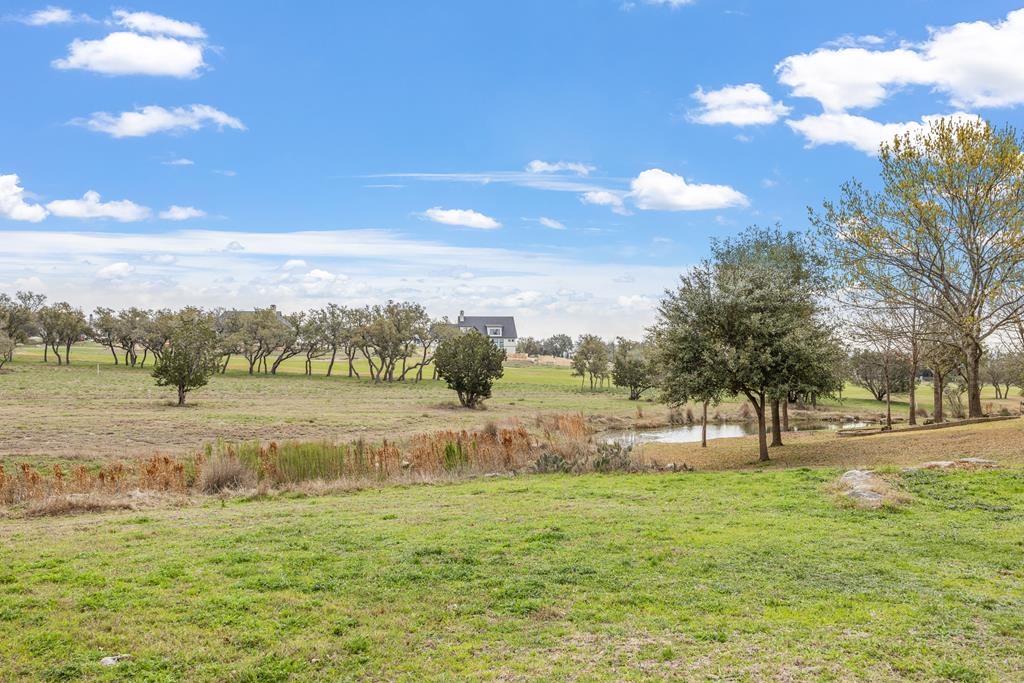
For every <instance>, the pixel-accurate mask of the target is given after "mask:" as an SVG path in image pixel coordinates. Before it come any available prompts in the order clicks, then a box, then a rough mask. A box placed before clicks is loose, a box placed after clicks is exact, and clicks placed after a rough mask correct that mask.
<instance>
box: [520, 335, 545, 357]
mask: <svg viewBox="0 0 1024 683" xmlns="http://www.w3.org/2000/svg"><path fill="white" fill-rule="evenodd" d="M516 352H517V353H523V354H526V355H527V356H540V355H543V354H544V345H543V344H542V343H541V342H540V341H538V340H536V339H534V338H533V337H521V338H520V339H519V341H517V342H516Z"/></svg>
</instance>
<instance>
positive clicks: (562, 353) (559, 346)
mask: <svg viewBox="0 0 1024 683" xmlns="http://www.w3.org/2000/svg"><path fill="white" fill-rule="evenodd" d="M572 349H573V345H572V337H570V336H569V335H567V334H554V335H551V336H550V337H548V338H547V339H545V340H544V341H543V342H542V343H541V350H542V352H543V354H544V355H545V356H555V357H557V358H568V357H569V354H571V353H572Z"/></svg>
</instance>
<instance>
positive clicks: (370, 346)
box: [0, 292, 458, 382]
mask: <svg viewBox="0 0 1024 683" xmlns="http://www.w3.org/2000/svg"><path fill="white" fill-rule="evenodd" d="M199 313H202V315H203V318H204V321H205V322H206V323H208V324H209V326H210V328H211V329H212V331H213V333H214V335H215V339H216V347H217V348H216V350H217V358H218V359H219V362H218V370H219V371H220V372H225V371H226V370H227V367H228V363H229V362H230V361H231V359H232V358H234V357H240V358H243V359H244V360H245V361H246V364H247V366H248V371H249V373H250V374H255V373H269V374H276V373H277V371H278V369H279V368H280V366H281V364H282V363H284V362H285V361H286V360H289V359H291V358H296V357H299V358H302V359H303V360H304V361H305V372H306V374H312V373H313V365H314V361H317V360H323V361H326V370H325V372H326V374H327V375H328V376H330V375H332V374H333V373H334V371H335V367H336V365H337V364H342V363H343V364H345V365H346V366H347V368H346V369H347V373H348V375H349V376H350V377H351V376H355V377H358V376H359V370H358V369H357V366H356V364H355V360H356V359H357V358H362V359H365V360H366V362H367V364H368V365H369V372H370V376H371V378H372V379H373V381H374V382H392V381H404V380H407V379H410V380H420V379H423V373H424V370H425V368H427V367H429V366H430V365H431V363H432V361H433V355H434V352H435V350H436V349H437V346H438V345H439V344H440V343H441V342H442V341H444V340H445V339H447V338H450V337H453V336H455V335H456V334H458V328H457V327H456V326H455V325H453V324H451V323H450V322H449V321H448V320H447V319H446V318H441V319H432V318H431V317H430V316H429V315H427V313H426V311H425V309H424V308H423V306H421V305H419V304H416V303H409V302H395V301H389V302H387V303H386V304H379V305H373V306H364V307H360V308H352V307H347V306H339V305H337V304H328V305H326V306H324V307H323V308H316V309H312V310H309V311H299V312H296V313H282V312H280V311H278V310H277V309H276V307H274V306H270V307H267V308H257V309H255V310H252V311H238V310H223V309H216V310H212V311H205V312H203V311H200V310H199V309H196V308H185V309H182V310H180V311H172V310H169V309H161V310H155V311H154V310H143V309H139V308H126V309H123V310H120V311H115V310H113V309H110V308H104V307H100V308H97V309H96V310H95V311H93V312H92V314H91V315H88V316H86V314H85V313H84V312H83V311H82V310H81V309H79V308H75V307H74V306H72V305H70V304H68V303H67V302H57V303H53V304H47V303H46V297H45V296H43V295H41V294H35V293H33V292H18V293H17V294H16V295H15V296H14V297H11V296H9V295H6V294H0V366H2V364H3V363H4V362H6V361H9V360H10V359H11V358H12V357H13V352H14V348H15V347H16V346H17V345H19V344H25V343H28V342H29V341H30V340H33V339H38V340H40V341H41V342H42V344H43V349H44V351H43V354H44V356H43V359H44V361H48V360H49V358H50V356H51V355H52V356H53V357H54V358H55V359H56V360H57V363H58V364H60V365H63V364H70V363H71V354H72V350H73V348H74V347H75V345H76V344H78V343H80V342H83V341H86V340H92V341H94V342H96V343H97V344H100V345H102V346H104V347H106V348H107V349H109V351H110V354H111V357H112V358H113V361H114V364H115V365H119V364H124V365H128V366H132V367H136V366H138V367H145V366H146V363H147V362H152V363H156V362H158V361H159V360H160V358H161V356H162V354H163V353H164V350H165V349H166V348H167V346H168V344H169V342H170V340H171V338H172V336H173V334H174V332H175V330H176V329H177V328H178V327H179V326H180V325H181V323H182V320H183V319H194V318H195V317H196V316H197V315H198V314H199Z"/></svg>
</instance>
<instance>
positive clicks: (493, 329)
mask: <svg viewBox="0 0 1024 683" xmlns="http://www.w3.org/2000/svg"><path fill="white" fill-rule="evenodd" d="M459 329H460V330H461V331H463V332H468V331H469V330H476V331H477V332H479V333H480V334H482V335H484V336H485V337H488V338H489V339H490V340H491V341H493V342H494V344H495V346H497V347H498V348H499V349H505V350H506V351H507V352H509V353H515V352H516V342H517V341H518V339H519V337H518V335H517V334H516V319H515V318H513V317H512V316H510V315H466V312H465V311H459Z"/></svg>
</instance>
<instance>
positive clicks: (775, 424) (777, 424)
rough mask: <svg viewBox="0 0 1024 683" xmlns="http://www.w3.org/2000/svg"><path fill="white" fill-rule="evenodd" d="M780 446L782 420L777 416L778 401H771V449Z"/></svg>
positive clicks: (774, 399) (775, 399)
mask: <svg viewBox="0 0 1024 683" xmlns="http://www.w3.org/2000/svg"><path fill="white" fill-rule="evenodd" d="M781 445H782V420H781V419H780V416H779V399H777V398H773V399H772V442H771V443H770V444H769V446H771V447H772V448H774V447H776V446H781Z"/></svg>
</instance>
